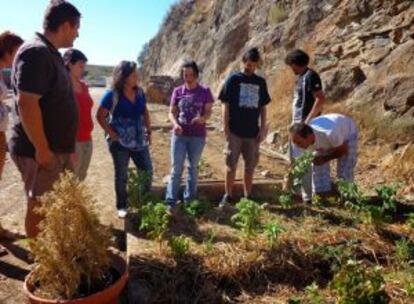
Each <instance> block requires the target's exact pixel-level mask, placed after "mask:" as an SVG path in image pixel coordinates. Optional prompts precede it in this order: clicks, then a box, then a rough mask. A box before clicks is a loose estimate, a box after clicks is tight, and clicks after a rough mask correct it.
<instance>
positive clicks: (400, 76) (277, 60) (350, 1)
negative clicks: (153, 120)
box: [143, 0, 414, 124]
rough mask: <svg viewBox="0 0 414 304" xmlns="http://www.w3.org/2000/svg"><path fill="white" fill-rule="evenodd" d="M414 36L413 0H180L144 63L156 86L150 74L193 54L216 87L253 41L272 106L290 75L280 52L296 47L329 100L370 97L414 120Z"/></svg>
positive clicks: (281, 99)
mask: <svg viewBox="0 0 414 304" xmlns="http://www.w3.org/2000/svg"><path fill="white" fill-rule="evenodd" d="M413 37H414V1H412V0H243V1H241V0H182V1H180V2H178V3H177V4H175V5H173V7H172V8H171V10H170V12H169V14H168V15H167V17H166V18H165V21H164V23H163V24H162V26H161V28H160V30H159V33H158V34H157V35H156V36H155V37H154V38H153V39H152V40H151V41H150V42H149V52H148V55H147V56H146V57H145V58H144V60H143V71H144V75H145V76H146V77H147V78H146V79H145V80H146V81H147V82H149V83H150V88H151V87H154V86H155V87H157V88H158V85H154V81H153V79H152V80H151V79H149V78H148V77H149V76H151V75H169V76H171V77H173V78H174V77H176V75H177V74H178V72H179V69H180V65H181V63H182V62H183V61H184V60H185V59H193V60H195V61H196V62H197V63H198V64H199V66H200V68H201V70H202V73H201V80H202V82H204V83H206V84H208V85H209V86H210V87H211V88H212V89H213V91H214V92H216V93H217V91H218V88H219V86H220V85H221V83H222V82H223V81H224V79H225V77H226V76H227V75H228V73H229V72H231V71H232V70H234V69H238V68H239V67H240V58H241V56H242V54H243V52H244V51H245V50H246V49H248V48H249V47H252V46H257V47H259V49H260V50H261V52H262V57H263V64H262V67H261V70H260V72H261V73H262V74H264V75H265V76H266V78H267V80H268V86H269V88H270V91H271V92H273V93H274V94H272V97H273V99H274V102H273V103H272V104H271V105H270V112H271V113H272V112H273V113H276V112H278V111H280V107H281V105H282V104H283V105H285V106H286V107H287V106H288V104H289V103H290V98H291V96H290V92H291V87H292V85H293V84H292V82H293V78H292V77H291V78H290V79H291V80H289V81H290V82H289V83H288V84H287V83H286V82H287V80H286V81H284V80H285V79H287V78H288V77H287V74H286V73H290V71H289V69H286V67H285V65H284V61H283V60H284V57H285V56H286V54H287V52H288V51H290V50H291V49H293V48H302V49H304V50H306V51H307V52H308V53H309V54H310V55H311V58H312V62H311V66H312V67H313V68H314V69H315V70H316V71H318V72H319V73H320V75H321V78H322V81H323V84H324V90H325V93H326V96H327V97H328V99H329V100H330V101H331V102H343V104H344V105H347V106H351V107H352V106H353V105H357V104H358V105H359V104H367V103H368V104H372V105H374V106H375V107H376V108H377V109H378V111H379V113H381V115H388V114H390V113H391V114H392V115H395V117H396V118H399V119H406V120H411V121H412V122H413V124H414V119H413V118H414V105H413V104H414V101H413V100H414V97H413V96H414V92H413V88H414V41H413ZM170 82H171V81H169V83H170ZM151 90H152V89H151ZM157 90H158V91H160V90H159V89H157ZM158 91H157V94H158ZM161 91H162V90H161ZM281 91H289V92H288V93H286V94H279V93H280V92H281ZM162 92H163V93H162V94H164V95H165V94H167V95H168V90H165V91H162ZM275 92H276V93H275ZM162 94H160V95H162ZM160 99H162V100H165V96H163V97H161V98H160ZM285 99H286V100H285ZM163 102H164V101H163Z"/></svg>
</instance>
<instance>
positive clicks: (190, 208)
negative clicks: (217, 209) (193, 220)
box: [183, 200, 211, 217]
mask: <svg viewBox="0 0 414 304" xmlns="http://www.w3.org/2000/svg"><path fill="white" fill-rule="evenodd" d="M183 208H184V213H185V214H187V215H188V216H190V217H200V216H202V215H204V214H205V213H207V212H208V211H209V210H210V209H211V205H210V204H209V203H208V202H206V201H201V200H194V201H191V202H190V203H188V204H185V205H184V206H183Z"/></svg>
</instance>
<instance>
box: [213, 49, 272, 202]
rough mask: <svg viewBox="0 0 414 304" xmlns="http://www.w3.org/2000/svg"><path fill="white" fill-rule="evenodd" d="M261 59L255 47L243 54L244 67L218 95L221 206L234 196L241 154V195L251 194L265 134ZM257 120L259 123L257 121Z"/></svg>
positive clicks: (266, 97)
mask: <svg viewBox="0 0 414 304" xmlns="http://www.w3.org/2000/svg"><path fill="white" fill-rule="evenodd" d="M259 60H260V54H259V51H258V50H257V49H256V48H253V49H250V50H248V51H247V52H246V53H245V54H244V56H243V71H242V72H236V73H233V74H231V75H230V76H229V77H228V79H227V80H226V82H225V83H224V85H223V87H222V89H221V92H220V95H219V99H220V100H221V102H222V104H223V107H222V108H223V125H224V133H225V136H226V140H227V144H226V148H225V157H226V167H227V170H226V176H225V191H226V193H225V194H224V196H223V199H222V201H221V203H220V206H225V205H226V203H229V202H231V201H232V200H233V196H232V195H233V184H234V178H235V174H236V168H237V163H238V159H239V157H240V154H242V156H243V159H244V163H245V166H244V195H245V197H249V196H250V194H251V189H252V183H253V173H254V169H255V167H256V165H257V163H258V160H259V146H260V143H261V142H262V141H263V139H264V137H265V136H266V131H267V130H266V105H267V104H268V103H269V102H270V96H269V93H268V91H267V85H266V81H265V79H264V78H262V77H260V76H258V75H256V74H255V71H256V68H257V65H258V62H259ZM259 120H260V124H259Z"/></svg>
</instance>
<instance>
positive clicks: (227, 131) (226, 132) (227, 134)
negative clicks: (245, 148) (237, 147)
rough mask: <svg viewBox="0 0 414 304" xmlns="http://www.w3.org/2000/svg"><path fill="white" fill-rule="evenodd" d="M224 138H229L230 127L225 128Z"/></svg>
mask: <svg viewBox="0 0 414 304" xmlns="http://www.w3.org/2000/svg"><path fill="white" fill-rule="evenodd" d="M224 136H225V137H226V138H229V136H230V128H229V127H228V126H225V127H224Z"/></svg>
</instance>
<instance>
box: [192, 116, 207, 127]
mask: <svg viewBox="0 0 414 304" xmlns="http://www.w3.org/2000/svg"><path fill="white" fill-rule="evenodd" d="M191 124H192V125H194V124H200V125H204V124H206V119H205V118H204V117H203V116H197V117H194V118H193V119H192V120H191Z"/></svg>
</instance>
